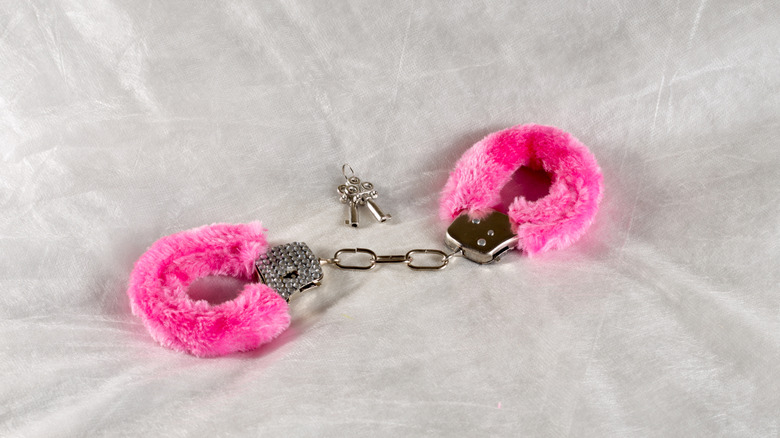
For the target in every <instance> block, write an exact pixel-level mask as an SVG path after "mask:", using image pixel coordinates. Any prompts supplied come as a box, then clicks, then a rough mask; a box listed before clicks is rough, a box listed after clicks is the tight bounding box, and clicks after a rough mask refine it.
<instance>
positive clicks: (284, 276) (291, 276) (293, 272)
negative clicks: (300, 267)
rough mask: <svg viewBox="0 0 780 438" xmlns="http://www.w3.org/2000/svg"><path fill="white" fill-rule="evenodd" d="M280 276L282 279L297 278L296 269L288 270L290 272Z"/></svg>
mask: <svg viewBox="0 0 780 438" xmlns="http://www.w3.org/2000/svg"><path fill="white" fill-rule="evenodd" d="M282 278H283V279H285V280H287V279H291V280H294V279H296V278H298V271H297V270H295V271H290V272H288V273H286V274H284V275H283V276H282Z"/></svg>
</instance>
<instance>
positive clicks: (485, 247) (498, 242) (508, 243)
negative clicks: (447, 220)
mask: <svg viewBox="0 0 780 438" xmlns="http://www.w3.org/2000/svg"><path fill="white" fill-rule="evenodd" d="M517 240H518V237H517V235H516V234H515V233H514V232H513V231H512V225H511V223H510V222H509V216H507V215H505V214H503V213H500V212H498V211H494V212H492V213H490V214H489V215H487V216H486V217H484V218H480V219H472V218H470V217H469V216H468V215H467V214H465V213H464V214H462V215H460V216H458V217H457V218H456V219H455V220H454V221H453V222H452V224H451V225H450V227H449V228H447V237H446V243H447V246H448V247H450V248H451V249H453V250H456V249H459V250H461V251H462V252H463V257H465V258H467V259H469V260H471V261H473V262H477V263H480V264H485V263H493V262H497V261H498V260H500V259H501V256H503V255H504V254H505V253H506V252H508V251H510V250H511V249H512V248H514V246H515V244H516V243H517Z"/></svg>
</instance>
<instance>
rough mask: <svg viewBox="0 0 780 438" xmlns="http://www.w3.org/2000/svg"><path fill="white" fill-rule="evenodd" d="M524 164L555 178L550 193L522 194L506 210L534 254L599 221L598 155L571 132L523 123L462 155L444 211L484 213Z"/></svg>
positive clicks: (568, 239) (451, 215)
mask: <svg viewBox="0 0 780 438" xmlns="http://www.w3.org/2000/svg"><path fill="white" fill-rule="evenodd" d="M521 166H527V167H530V168H531V169H543V170H544V171H545V172H547V173H548V174H550V176H551V185H550V190H549V193H548V194H547V196H545V197H543V198H541V199H538V200H536V201H533V202H531V201H528V200H526V199H525V198H523V197H522V196H518V197H517V198H515V199H514V201H513V202H512V203H511V204H510V205H509V206H508V208H507V209H506V211H507V214H508V215H509V218H510V220H511V221H512V228H513V230H514V231H515V232H516V233H517V234H518V236H519V237H520V239H519V242H518V244H517V247H518V249H521V250H522V251H524V252H525V253H526V254H528V255H529V256H532V255H535V254H538V253H542V252H544V251H548V250H551V249H561V248H565V247H567V246H569V245H571V244H572V243H574V242H575V241H576V240H577V239H578V238H579V237H580V236H582V234H583V233H585V230H587V228H588V226H589V225H590V224H591V222H592V221H593V218H594V216H595V215H596V211H597V210H598V205H599V202H600V201H601V196H602V192H603V188H602V176H601V170H600V169H599V166H598V163H596V158H595V157H594V156H593V154H591V153H590V151H589V150H588V148H587V147H585V145H583V144H582V143H580V142H579V140H577V139H576V138H574V137H573V136H572V135H570V134H569V133H567V132H564V131H561V130H560V129H558V128H555V127H552V126H542V125H518V126H514V127H512V128H509V129H506V130H503V131H499V132H494V133H492V134H490V135H488V136H487V137H485V138H483V139H482V140H480V141H479V142H478V143H476V144H475V145H474V146H472V147H471V148H470V149H469V150H467V151H466V153H465V154H463V156H462V157H461V158H460V160H459V161H458V163H457V164H456V166H455V170H454V171H453V172H452V174H450V178H449V180H448V181H447V184H446V186H445V187H444V191H443V192H442V196H441V204H440V215H441V217H442V218H443V219H447V220H452V219H454V218H455V217H457V216H458V215H460V214H461V213H463V212H466V213H468V214H469V215H470V216H472V217H479V216H482V215H484V214H485V213H487V212H488V211H490V210H491V209H492V208H494V207H495V206H496V205H497V204H499V203H500V191H501V188H502V187H503V186H504V185H505V184H506V183H507V182H508V181H510V179H511V178H512V175H513V173H514V172H515V171H516V170H517V169H519V168H520V167H521Z"/></svg>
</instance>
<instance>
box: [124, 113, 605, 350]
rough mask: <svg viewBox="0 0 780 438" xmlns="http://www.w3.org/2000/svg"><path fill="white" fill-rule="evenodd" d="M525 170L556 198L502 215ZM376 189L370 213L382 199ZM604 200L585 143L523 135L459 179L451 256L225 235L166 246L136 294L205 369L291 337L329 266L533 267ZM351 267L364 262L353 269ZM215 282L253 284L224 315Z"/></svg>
mask: <svg viewBox="0 0 780 438" xmlns="http://www.w3.org/2000/svg"><path fill="white" fill-rule="evenodd" d="M523 166H526V167H529V168H531V169H539V170H544V171H545V172H547V173H548V174H550V175H551V184H550V188H549V192H548V194H547V195H546V196H544V197H542V198H540V199H538V200H535V201H529V200H527V199H525V198H524V197H522V196H518V197H516V198H515V199H514V200H513V201H512V203H511V204H510V205H509V206H508V207H507V208H506V211H505V212H501V211H497V210H496V209H494V208H493V207H494V206H496V205H498V204H500V191H501V188H502V187H503V186H504V185H506V184H507V183H508V182H509V181H510V180H511V179H512V175H513V174H514V172H515V171H516V170H517V169H519V168H520V167H523ZM342 170H343V169H342ZM345 177H347V176H346V174H345ZM366 187H367V186H366ZM372 189H373V188H372V187H371V188H367V192H368V193H369V194H370V196H368V197H367V198H365V199H364V201H369V200H371V199H372V198H375V197H376V196H375V193H371V192H372ZM343 190H344V189H342V188H341V187H340V188H339V191H340V192H342V193H344V192H343ZM602 193H603V186H602V175H601V171H600V169H599V167H598V164H597V162H596V159H595V157H594V156H593V155H592V154H591V152H590V151H589V150H588V149H587V147H585V146H584V145H583V144H582V143H580V142H579V140H577V139H576V138H574V137H573V136H572V135H570V134H568V133H566V132H564V131H562V130H560V129H558V128H555V127H551V126H542V125H533V124H531V125H518V126H515V127H512V128H509V129H506V130H503V131H499V132H495V133H492V134H490V135H488V136H487V137H485V138H484V139H482V140H481V141H479V142H477V143H476V144H475V145H474V146H472V147H471V148H470V149H468V150H467V151H466V152H465V153H464V154H463V156H462V157H461V158H460V159H459V160H458V162H457V163H456V165H455V169H454V170H453V172H452V173H451V174H450V177H449V179H448V181H447V183H446V185H445V187H444V190H443V192H442V195H441V199H440V209H439V213H440V216H441V217H442V219H445V220H451V221H452V222H451V224H450V225H449V227H448V228H447V233H446V236H445V244H446V246H447V247H448V248H449V249H450V251H449V252H445V251H442V250H438V249H412V250H410V251H408V252H407V253H405V254H398V255H378V254H377V253H376V252H374V251H373V250H370V249H368V248H345V249H340V250H338V251H336V253H335V254H334V255H333V257H331V258H319V257H317V256H316V255H314V253H313V252H312V250H311V249H310V248H309V247H308V246H307V245H306V244H305V243H303V242H293V243H288V244H283V245H277V246H273V247H271V248H270V249H269V248H268V243H267V241H266V238H265V230H264V229H263V227H262V225H260V223H259V222H252V223H249V224H214V225H208V226H204V227H200V228H195V229H192V230H187V231H183V232H180V233H176V234H173V235H170V236H167V237H164V238H162V239H160V240H158V241H157V242H155V243H154V244H153V245H152V246H151V247H150V248H149V249H148V250H147V251H146V252H145V253H144V254H143V255H142V256H141V257H140V258H139V259H138V261H137V262H136V264H135V267H134V268H133V272H132V274H131V276H130V281H129V287H128V291H127V293H128V296H129V298H130V303H131V308H132V312H133V314H135V315H137V316H139V317H140V318H141V320H142V321H143V323H144V325H145V327H146V328H147V330H148V331H149V332H150V334H151V335H152V337H153V338H154V339H155V340H156V341H157V342H159V343H160V344H161V345H163V346H166V347H169V348H171V349H174V350H178V351H184V352H187V353H190V354H193V355H195V356H199V357H209V356H219V355H224V354H229V353H234V352H239V351H247V350H251V349H254V348H257V347H258V346H260V345H262V344H264V343H267V342H269V341H271V340H272V339H274V338H275V337H277V336H278V335H279V334H280V333H282V332H283V331H284V330H285V329H287V327H288V326H289V325H290V315H289V308H288V302H289V301H290V299H291V298H293V297H295V296H296V295H298V294H300V293H302V292H304V291H306V290H309V289H311V288H314V287H316V286H319V285H320V284H321V283H322V279H323V277H324V272H323V269H322V267H323V266H325V265H332V266H335V267H337V268H340V269H347V270H370V269H374V268H375V267H377V265H380V264H388V263H399V264H405V265H406V266H408V267H409V268H411V269H413V270H439V269H443V268H445V267H446V266H448V264H449V262H450V260H451V259H453V258H455V257H462V258H465V259H468V260H470V261H473V262H476V263H479V264H491V263H495V262H497V261H499V260H500V259H501V257H502V256H503V255H504V254H506V253H507V252H509V251H511V250H513V249H518V250H521V251H522V252H523V253H525V254H526V255H528V256H534V255H536V254H539V253H542V252H545V251H548V250H553V249H562V248H565V247H567V246H569V245H571V244H572V243H574V242H575V241H576V240H577V239H579V237H581V236H582V234H584V232H585V231H586V229H587V228H588V226H589V225H590V224H591V222H592V221H593V219H594V217H595V214H596V212H597V210H598V204H599V202H600V200H601V197H602ZM348 199H349V198H348ZM342 200H343V198H342ZM350 207H351V210H352V203H351V201H350ZM369 209H370V211H371V212H372V214H374V215H375V216H377V220H381V217H383V216H386V215H384V214H383V213H382V212H381V210H379V208H378V206H376V204H373V205H372V206H371V207H369ZM350 216H351V218H350V220H351V219H352V212H350ZM354 222H355V223H356V222H357V215H356V214H355V216H354ZM348 223H349V221H348ZM344 256H348V257H349V258H355V257H362V258H363V260H362V261H361V262H360V263H357V262H355V261H353V262H349V261H347V260H346V259H345V257H344ZM426 257H427V258H428V260H427V263H425V262H424V261H425V260H424V258H426ZM421 260H423V261H421ZM215 275H225V276H231V277H235V278H238V279H240V280H244V281H247V282H248V283H247V284H246V285H245V286H244V288H243V289H242V290H241V292H240V293H239V294H238V296H237V297H236V298H234V299H233V300H230V301H226V302H223V303H220V304H215V305H212V304H210V303H208V302H207V301H205V300H193V299H191V298H190V297H189V295H188V294H187V290H188V288H189V286H190V285H191V284H192V283H193V282H194V281H196V280H198V279H200V278H203V277H207V276H215Z"/></svg>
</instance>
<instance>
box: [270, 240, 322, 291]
mask: <svg viewBox="0 0 780 438" xmlns="http://www.w3.org/2000/svg"><path fill="white" fill-rule="evenodd" d="M255 277H256V279H257V280H259V281H260V282H262V283H264V284H266V285H268V286H270V287H271V289H273V290H275V291H276V292H277V293H278V294H279V295H281V296H282V298H284V299H285V300H287V301H290V297H291V296H293V295H294V294H296V293H297V292H303V291H305V290H307V289H311V288H313V287H317V286H319V285H320V283H321V282H322V268H321V267H320V259H319V258H318V257H317V256H315V255H314V253H312V251H311V249H309V247H308V246H307V245H306V244H305V243H303V242H293V243H288V244H285V245H279V246H275V247H273V248H271V249H269V250H268V252H267V253H265V254H263V255H262V256H260V258H259V259H258V260H257V261H256V262H255Z"/></svg>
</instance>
